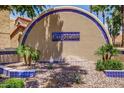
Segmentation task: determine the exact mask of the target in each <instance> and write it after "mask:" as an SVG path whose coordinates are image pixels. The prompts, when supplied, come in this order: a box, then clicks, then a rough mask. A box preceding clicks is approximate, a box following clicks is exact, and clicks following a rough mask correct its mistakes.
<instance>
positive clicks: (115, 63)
mask: <svg viewBox="0 0 124 93" xmlns="http://www.w3.org/2000/svg"><path fill="white" fill-rule="evenodd" d="M123 68H124V64H123V63H122V62H121V61H119V60H108V61H105V62H104V61H102V60H98V61H97V64H96V70H98V71H103V70H122V69H123Z"/></svg>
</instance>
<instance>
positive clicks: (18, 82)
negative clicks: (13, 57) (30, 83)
mask: <svg viewBox="0 0 124 93" xmlns="http://www.w3.org/2000/svg"><path fill="white" fill-rule="evenodd" d="M0 88H24V81H23V80H22V79H16V78H10V79H7V80H5V81H4V82H2V83H1V84H0Z"/></svg>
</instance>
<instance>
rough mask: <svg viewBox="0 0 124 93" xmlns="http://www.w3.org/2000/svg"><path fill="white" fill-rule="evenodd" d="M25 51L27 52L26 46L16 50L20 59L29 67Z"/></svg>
mask: <svg viewBox="0 0 124 93" xmlns="http://www.w3.org/2000/svg"><path fill="white" fill-rule="evenodd" d="M24 51H25V46H24V45H19V47H18V48H17V49H16V52H17V54H18V55H19V56H20V57H23V58H24V62H25V65H27V60H26V56H25V52H24Z"/></svg>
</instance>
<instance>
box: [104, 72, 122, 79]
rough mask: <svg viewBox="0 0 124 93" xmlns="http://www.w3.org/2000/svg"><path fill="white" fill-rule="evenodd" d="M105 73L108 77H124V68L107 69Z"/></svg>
mask: <svg viewBox="0 0 124 93" xmlns="http://www.w3.org/2000/svg"><path fill="white" fill-rule="evenodd" d="M104 73H105V75H106V76H107V77H119V78H124V70H122V71H121V70H116V71H114V70H105V71H104Z"/></svg>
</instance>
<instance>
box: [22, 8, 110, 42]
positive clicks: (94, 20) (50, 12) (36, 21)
mask: <svg viewBox="0 0 124 93" xmlns="http://www.w3.org/2000/svg"><path fill="white" fill-rule="evenodd" d="M59 12H73V13H77V14H80V15H82V16H85V17H87V18H88V19H90V20H91V21H93V22H94V23H95V24H96V25H97V27H98V28H99V30H100V31H101V32H102V34H103V36H104V39H105V41H106V43H110V41H109V39H108V36H107V33H106V32H105V30H104V28H103V27H102V26H101V24H100V23H99V22H98V21H97V20H96V19H95V18H93V17H92V16H90V15H89V14H87V13H85V12H83V11H80V10H77V9H56V10H52V11H49V12H47V13H45V14H43V15H42V16H40V17H39V18H37V19H36V20H35V21H34V22H33V23H32V24H31V25H30V26H29V27H28V29H27V30H26V32H25V34H24V37H23V39H22V42H21V44H25V42H26V39H27V37H28V35H29V33H30V32H31V29H32V28H33V26H35V24H36V23H38V22H39V21H41V20H42V19H44V18H45V17H47V16H49V15H51V14H55V13H59Z"/></svg>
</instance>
